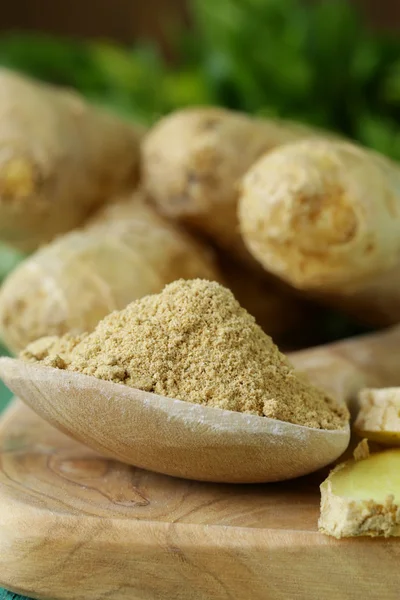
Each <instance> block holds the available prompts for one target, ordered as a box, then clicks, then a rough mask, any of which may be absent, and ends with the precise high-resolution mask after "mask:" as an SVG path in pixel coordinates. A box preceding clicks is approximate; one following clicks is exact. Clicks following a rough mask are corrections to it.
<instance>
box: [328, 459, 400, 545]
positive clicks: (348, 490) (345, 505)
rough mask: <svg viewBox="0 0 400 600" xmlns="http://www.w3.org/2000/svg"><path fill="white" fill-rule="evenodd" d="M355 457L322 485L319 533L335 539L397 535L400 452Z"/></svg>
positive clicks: (399, 523)
mask: <svg viewBox="0 0 400 600" xmlns="http://www.w3.org/2000/svg"><path fill="white" fill-rule="evenodd" d="M363 450H364V448H363ZM355 455H356V456H357V454H356V453H355ZM358 456H359V457H361V459H359V460H357V458H355V459H352V460H349V461H347V462H344V463H342V464H340V465H338V466H337V467H336V468H335V469H333V471H332V472H331V473H330V475H329V477H328V478H327V479H326V480H325V481H324V482H323V483H322V484H321V515H320V519H319V530H320V531H321V532H322V533H325V534H327V535H331V536H333V537H336V538H343V537H358V536H371V537H375V536H384V537H389V536H400V449H399V448H396V449H391V450H385V451H383V452H379V453H377V454H371V455H369V456H366V453H365V452H361V453H359V454H358Z"/></svg>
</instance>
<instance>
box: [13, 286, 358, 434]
mask: <svg viewBox="0 0 400 600" xmlns="http://www.w3.org/2000/svg"><path fill="white" fill-rule="evenodd" d="M21 358H22V359H24V360H26V361H31V362H39V363H41V364H43V365H47V366H51V367H56V368H58V369H67V370H69V371H75V372H79V373H84V374H86V375H92V376H93V377H97V378H99V379H104V380H107V381H112V382H114V383H119V384H124V385H128V386H131V387H134V388H138V389H140V390H144V391H146V392H154V393H155V394H160V395H162V396H167V397H170V398H176V399H178V400H184V401H186V402H194V403H199V404H204V405H207V406H211V407H216V408H222V409H226V410H232V411H239V412H243V413H251V414H254V415H259V416H265V417H270V418H273V419H279V420H282V421H287V422H289V423H296V424H298V425H305V426H308V427H314V428H319V429H340V428H342V427H344V426H345V425H346V424H347V422H348V411H347V408H346V407H345V406H344V405H342V404H339V403H336V401H335V400H333V399H332V398H330V397H329V396H327V395H326V394H325V393H324V392H323V391H321V390H319V389H317V388H315V387H313V386H312V385H311V384H310V383H309V382H308V381H307V380H306V378H305V377H304V376H300V375H299V374H297V373H296V372H295V370H294V368H293V366H292V365H291V364H290V362H289V360H288V359H287V358H286V356H284V355H283V354H282V353H281V352H280V351H279V349H278V348H277V346H276V345H275V344H274V343H273V341H272V339H271V338H270V337H269V336H268V335H266V334H265V333H264V332H263V330H262V329H261V328H260V327H259V326H258V325H257V324H256V322H255V319H254V318H253V317H252V316H251V315H249V314H248V313H247V311H246V310H244V309H243V308H242V307H241V306H240V305H239V303H238V302H237V301H236V300H235V298H234V296H233V295H232V293H231V292H230V291H229V290H228V289H226V288H224V287H223V286H221V285H220V284H218V283H216V282H209V281H203V280H199V279H195V280H191V281H184V280H179V281H175V282H174V283H171V284H170V285H167V286H166V287H165V288H164V290H163V291H162V292H161V293H160V294H156V295H152V296H146V297H144V298H141V299H140V300H136V301H135V302H132V303H131V304H129V305H128V306H127V307H126V308H125V309H124V310H121V311H116V312H113V313H111V314H109V315H108V316H107V317H106V318H104V319H103V320H102V321H100V323H99V324H98V325H97V327H96V329H95V330H94V331H93V332H92V333H86V334H83V335H79V336H73V335H71V334H67V335H65V336H63V337H46V338H41V339H40V340H37V341H36V342H33V343H32V344H30V345H29V346H28V347H27V348H26V349H25V350H24V351H23V352H22V353H21Z"/></svg>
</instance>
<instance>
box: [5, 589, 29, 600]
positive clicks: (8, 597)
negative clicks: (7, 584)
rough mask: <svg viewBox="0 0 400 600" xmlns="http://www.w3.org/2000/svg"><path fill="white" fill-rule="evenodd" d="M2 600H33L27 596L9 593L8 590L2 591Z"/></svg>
mask: <svg viewBox="0 0 400 600" xmlns="http://www.w3.org/2000/svg"><path fill="white" fill-rule="evenodd" d="M0 600H31V599H30V598H27V597H26V596H19V595H18V594H13V593H12V592H7V590H0Z"/></svg>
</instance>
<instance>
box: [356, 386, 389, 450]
mask: <svg viewBox="0 0 400 600" xmlns="http://www.w3.org/2000/svg"><path fill="white" fill-rule="evenodd" d="M359 404H360V412H359V413H358V416H357V419H356V421H355V423H354V431H355V433H356V434H357V435H359V436H360V437H363V438H367V439H368V440H371V441H374V442H378V443H379V444H384V445H386V446H400V387H399V388H383V389H364V390H362V391H361V392H360V394H359Z"/></svg>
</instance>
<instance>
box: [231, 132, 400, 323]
mask: <svg viewBox="0 0 400 600" xmlns="http://www.w3.org/2000/svg"><path fill="white" fill-rule="evenodd" d="M399 190H400V168H399V167H398V166H397V165H395V164H394V163H392V162H390V161H389V159H386V158H384V157H383V156H379V155H378V154H374V153H372V152H371V151H368V150H365V149H363V148H361V147H358V146H356V145H355V144H350V143H348V142H344V141H338V140H322V139H318V140H317V139H313V140H311V139H310V140H304V141H300V142H296V143H293V144H287V145H286V146H284V147H282V148H278V149H276V150H275V151H273V152H271V153H269V154H268V155H266V156H263V157H262V158H261V159H260V160H259V161H258V162H257V163H256V164H255V165H254V166H253V167H252V168H251V169H250V170H249V171H248V173H247V174H246V176H245V177H244V180H243V186H242V192H241V197H240V201H239V220H240V225H241V231H242V234H243V237H244V240H245V242H246V244H247V246H248V248H249V250H250V251H251V253H252V254H253V256H254V257H255V258H256V259H257V260H258V261H259V262H260V263H261V264H262V265H263V266H264V268H265V269H267V270H268V271H270V272H272V273H274V274H275V275H277V276H278V277H280V278H281V279H283V280H284V281H286V282H287V283H289V284H290V285H292V286H294V287H295V288H297V289H299V290H302V291H304V292H307V293H309V294H314V295H316V296H318V297H319V298H320V299H322V300H323V301H324V302H326V303H328V304H329V303H331V304H333V305H334V306H340V307H342V308H343V309H346V310H347V311H348V312H350V313H352V314H353V315H354V316H356V317H357V318H359V319H360V320H364V321H366V322H369V323H371V324H374V325H390V324H394V323H397V322H399V320H400V285H399V273H400V262H399V255H400V254H399V253H400V192H399Z"/></svg>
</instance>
